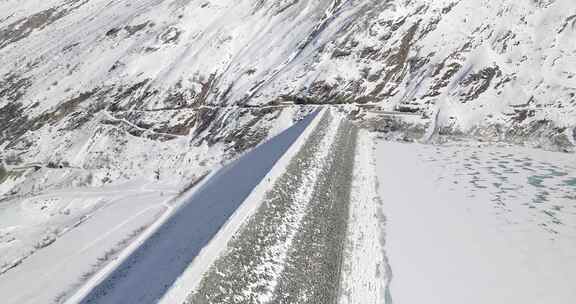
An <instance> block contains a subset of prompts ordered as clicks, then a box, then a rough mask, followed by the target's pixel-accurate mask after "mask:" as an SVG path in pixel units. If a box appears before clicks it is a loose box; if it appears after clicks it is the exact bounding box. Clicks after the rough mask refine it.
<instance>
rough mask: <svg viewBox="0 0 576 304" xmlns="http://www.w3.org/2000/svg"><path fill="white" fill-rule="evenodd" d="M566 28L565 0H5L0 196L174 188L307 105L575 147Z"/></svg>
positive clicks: (569, 24) (574, 18)
mask: <svg viewBox="0 0 576 304" xmlns="http://www.w3.org/2000/svg"><path fill="white" fill-rule="evenodd" d="M575 31H576V6H574V5H571V1H570V0H556V1H552V0H549V1H532V0H523V1H508V0H506V1H488V0H481V1H479V0H460V1H455V0H440V1H425V0H411V1H409V0H406V1H400V0H398V1H393V0H387V1H382V0H348V1H344V0H308V1H305V0H282V1H267V0H239V1H230V0H211V1H208V0H206V1H195V0H140V1H130V2H129V3H128V2H126V1H114V0H47V1H37V0H27V1H24V2H23V1H17V0H5V1H2V2H1V3H0V75H1V76H0V77H1V78H0V147H1V151H2V155H1V157H2V158H3V161H4V163H5V167H6V172H7V173H5V174H3V175H6V177H2V179H4V180H6V181H5V182H4V183H3V184H2V185H0V186H1V188H0V190H1V191H0V193H3V194H10V195H22V194H26V193H37V192H40V191H42V190H43V189H47V188H50V187H57V188H58V187H69V186H82V185H89V186H99V185H102V184H106V183H110V182H115V181H122V180H127V179H131V178H134V177H136V176H145V177H146V178H149V179H155V178H156V179H162V178H164V177H166V176H170V177H171V178H173V179H174V181H175V182H176V183H186V182H189V181H190V180H191V179H194V177H198V176H201V175H202V174H204V173H205V172H207V171H208V170H209V169H210V168H211V167H212V166H213V165H214V164H217V163H219V162H221V161H222V160H224V159H226V158H231V157H234V156H235V155H237V154H238V153H239V152H242V151H245V150H246V149H248V148H250V147H253V146H254V145H256V144H257V143H259V142H261V141H262V140H263V139H265V138H268V137H270V136H271V135H273V134H277V133H278V132H279V131H280V130H282V129H284V128H286V127H287V126H288V125H289V124H290V123H291V121H292V120H293V119H294V118H298V117H301V116H302V115H303V114H304V113H308V112H309V111H310V110H311V109H312V108H311V107H305V106H303V105H305V104H340V103H355V104H369V105H370V106H376V109H377V110H379V111H382V112H383V111H399V112H407V113H417V114H421V115H422V119H418V120H417V121H418V125H415V126H412V128H413V129H414V130H415V133H414V134H413V135H412V137H417V138H419V139H423V140H433V141H434V140H442V139H443V138H444V137H446V136H454V135H474V136H478V137H481V138H483V139H488V140H507V141H513V142H517V143H529V144H532V145H538V146H543V147H545V148H551V149H561V150H571V149H572V147H573V145H574V128H573V127H574V125H575V124H576V115H574V110H575V106H574V105H575V102H576V97H575V94H576V89H575V87H576V79H575V78H574V75H575V72H574V71H576V45H575V44H574V40H573V39H571V37H573V36H574V34H575ZM373 112H374V111H372V112H368V113H369V114H368V115H364V113H366V112H360V113H358V116H357V117H359V118H362V117H365V118H368V117H372V118H374V116H376V118H375V119H376V120H377V121H379V120H380V119H382V118H381V117H379V115H373V114H371V113H373ZM378 123H379V124H382V123H383V122H381V121H380V122H378ZM376 127H377V128H380V127H378V125H377V126H376ZM380 129H381V128H380ZM386 130H387V129H386ZM54 170H58V172H59V173H61V174H58V177H55V175H54V174H52V173H54Z"/></svg>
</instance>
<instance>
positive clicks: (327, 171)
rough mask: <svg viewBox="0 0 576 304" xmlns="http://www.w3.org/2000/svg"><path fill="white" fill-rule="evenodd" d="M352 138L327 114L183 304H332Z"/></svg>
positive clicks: (351, 129) (346, 126)
mask: <svg viewBox="0 0 576 304" xmlns="http://www.w3.org/2000/svg"><path fill="white" fill-rule="evenodd" d="M357 132H358V131H357V128H356V127H355V126H353V125H352V123H350V122H348V121H346V120H345V119H340V118H338V117H335V116H333V115H332V114H331V113H330V112H329V111H328V112H326V114H325V115H324V116H323V117H322V118H321V121H320V122H319V124H318V126H317V127H316V129H315V130H314V131H313V132H312V134H311V135H310V137H309V139H308V141H307V142H306V143H305V144H304V145H303V146H302V147H301V149H300V151H299V152H298V153H297V154H296V156H295V157H294V158H293V159H292V160H291V162H290V164H289V165H288V167H287V170H286V172H285V173H284V174H283V175H282V176H281V177H280V178H279V179H278V180H277V181H276V183H275V184H274V186H273V187H272V188H271V189H270V190H269V191H268V192H267V193H266V195H265V197H264V201H263V202H262V204H261V206H260V207H259V209H258V210H257V211H256V213H255V214H254V215H253V216H252V217H251V218H250V219H249V220H248V221H247V223H246V224H245V225H244V227H243V228H241V230H240V231H239V232H238V233H237V234H236V235H235V236H234V237H233V238H232V240H231V241H230V242H229V243H228V248H227V250H226V252H224V253H223V255H222V256H221V257H220V258H218V260H216V262H215V263H214V265H212V266H211V268H210V269H209V270H208V272H207V273H206V274H205V276H204V278H203V279H202V281H201V282H200V284H199V286H198V287H197V289H196V290H195V291H194V292H193V293H192V294H191V295H190V296H189V298H188V301H187V302H188V303H194V304H204V303H243V304H244V303H254V304H256V303H336V301H337V298H338V294H339V288H340V272H341V265H342V254H343V246H344V243H345V238H346V230H347V227H346V225H347V219H348V209H349V201H350V187H351V179H352V174H353V166H354V154H355V146H356V137H357Z"/></svg>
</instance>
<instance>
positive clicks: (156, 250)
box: [81, 114, 317, 304]
mask: <svg viewBox="0 0 576 304" xmlns="http://www.w3.org/2000/svg"><path fill="white" fill-rule="evenodd" d="M316 115H317V114H312V115H309V116H308V117H306V118H304V119H303V120H302V121H300V122H298V123H297V124H296V125H294V126H293V127H291V128H290V129H288V130H286V131H285V132H283V133H281V134H280V135H278V136H277V137H275V138H273V139H271V140H270V141H268V142H267V143H264V144H262V145H261V146H259V147H257V148H256V149H254V150H253V151H251V152H249V153H247V154H246V155H244V156H243V157H242V158H240V159H239V160H237V161H235V162H234V163H232V164H230V165H228V166H226V167H224V168H222V169H221V170H220V171H219V172H218V173H216V174H215V175H214V176H212V177H211V178H210V180H208V181H207V182H206V183H204V184H203V185H202V186H201V188H200V189H198V190H197V192H196V193H195V194H194V195H193V196H192V198H191V199H190V200H189V201H188V202H186V203H185V204H184V205H182V206H181V207H180V208H179V210H177V211H176V212H175V213H174V215H173V216H172V217H170V218H169V219H168V220H167V221H166V222H165V223H164V224H163V225H162V226H160V227H159V228H158V230H156V231H155V232H154V233H153V234H152V235H151V236H150V237H149V238H148V239H147V240H146V241H145V242H144V243H143V244H142V245H141V246H139V247H138V248H137V249H136V250H135V251H134V252H133V253H132V254H130V255H129V256H128V257H127V258H126V259H125V260H123V261H122V263H121V264H120V265H119V266H118V267H116V268H115V269H114V270H113V271H112V272H111V273H110V274H109V275H107V276H106V277H105V278H104V279H103V280H102V281H101V282H99V284H98V285H97V286H95V287H94V288H93V289H92V290H91V291H90V292H89V293H88V294H87V295H86V296H85V297H84V298H83V300H82V301H81V303H107V304H111V303H155V302H157V301H158V300H159V299H160V298H161V297H162V296H163V295H164V294H165V293H166V291H167V290H168V289H169V288H170V287H171V286H172V284H173V283H174V282H175V281H176V280H177V279H178V277H179V276H180V275H181V274H182V273H183V272H184V270H185V269H186V268H187V267H188V265H189V264H190V263H191V262H192V260H193V259H194V258H195V257H196V256H197V255H198V253H199V252H200V250H201V249H202V248H203V247H205V246H206V245H207V244H208V242H209V241H210V240H211V239H212V237H213V236H214V235H215V234H216V233H217V232H218V231H219V230H220V228H221V227H222V226H223V225H224V224H225V223H226V222H227V220H228V219H229V218H230V216H231V215H232V214H233V213H234V212H235V211H236V209H237V208H238V207H239V206H240V205H241V204H242V202H243V201H244V200H245V198H246V197H248V195H249V194H250V193H251V192H252V190H253V189H254V187H256V186H257V185H258V183H260V181H261V180H262V178H263V177H264V176H265V175H266V174H267V173H268V172H269V171H270V169H271V168H272V167H273V166H274V164H275V163H276V161H277V160H278V159H279V158H280V157H281V156H282V155H283V154H284V153H285V152H286V150H287V149H288V148H289V147H290V146H291V144H292V143H293V142H294V141H295V140H296V139H298V137H299V136H300V134H301V133H302V132H303V131H304V130H305V129H306V127H307V126H308V125H309V124H310V123H311V122H312V121H313V119H314V118H315V117H316Z"/></svg>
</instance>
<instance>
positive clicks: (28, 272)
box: [0, 181, 175, 304]
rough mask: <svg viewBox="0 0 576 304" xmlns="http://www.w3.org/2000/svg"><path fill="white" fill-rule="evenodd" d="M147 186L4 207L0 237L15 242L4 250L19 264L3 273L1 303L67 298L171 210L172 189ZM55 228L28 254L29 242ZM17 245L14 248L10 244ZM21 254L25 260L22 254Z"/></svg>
mask: <svg viewBox="0 0 576 304" xmlns="http://www.w3.org/2000/svg"><path fill="white" fill-rule="evenodd" d="M155 187H156V188H150V189H148V188H147V184H146V183H144V182H139V181H134V182H131V183H129V184H124V185H119V186H115V187H104V188H99V189H88V188H87V189H73V190H69V191H68V192H64V191H60V192H52V193H49V194H44V195H42V196H36V197H31V198H27V199H25V200H24V201H23V202H22V203H21V204H8V205H3V206H2V207H1V208H0V231H1V232H0V234H1V235H2V238H6V237H11V238H13V239H14V241H13V242H15V243H17V244H11V242H8V243H5V244H3V247H5V248H0V253H2V258H3V259H9V258H10V255H13V256H16V259H17V260H16V261H15V263H16V264H15V265H14V266H13V268H12V269H7V270H6V272H5V273H3V274H2V275H0V295H1V297H0V298H1V300H0V302H1V303H6V304H12V303H14V304H23V303H38V304H41V303H42V304H43V303H53V302H59V301H60V300H61V299H65V298H66V297H67V296H69V292H70V291H72V290H74V289H75V288H78V287H79V286H81V285H82V284H83V283H84V282H85V281H86V279H88V278H89V277H90V276H91V275H93V274H94V273H95V272H96V271H97V270H98V269H99V268H101V267H104V266H106V265H107V264H108V263H109V262H110V261H112V260H114V259H115V258H116V257H117V256H118V254H119V252H120V251H121V250H122V249H124V248H125V247H126V246H128V245H129V244H130V243H131V242H132V241H133V240H134V239H136V238H137V237H138V236H140V235H141V233H142V232H144V231H145V229H146V228H147V227H148V226H149V225H150V224H152V223H153V222H154V221H156V220H157V219H158V218H159V217H160V216H161V215H162V214H163V213H165V212H166V211H167V210H169V209H171V208H172V207H171V205H170V204H168V202H169V200H170V199H171V198H173V197H174V195H175V193H174V192H173V190H174V188H171V187H166V188H161V187H159V186H158V185H155ZM46 230H52V231H53V235H51V237H52V238H50V239H46V240H47V243H45V244H42V245H41V246H40V245H36V246H35V247H34V248H33V249H32V250H31V251H30V252H28V251H25V250H30V249H28V244H27V243H26V242H29V241H30V242H33V241H34V240H35V239H36V238H37V235H38V234H42V233H45V231H46ZM11 245H14V246H11ZM20 254H21V256H20Z"/></svg>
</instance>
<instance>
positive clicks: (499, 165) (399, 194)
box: [375, 142, 576, 304]
mask: <svg viewBox="0 0 576 304" xmlns="http://www.w3.org/2000/svg"><path fill="white" fill-rule="evenodd" d="M375 153H376V159H377V173H378V179H379V190H380V195H381V197H382V200H383V206H384V213H385V215H386V219H387V221H386V252H387V255H388V258H389V261H390V264H391V267H392V273H393V279H392V282H391V286H390V288H391V294H392V298H393V300H394V303H428V304H440V303H442V304H446V303H467V304H476V303H478V304H480V303H483V304H485V303H491V304H500V303H501V304H510V303H518V304H520V303H521V304H537V303H555V304H571V303H576V288H575V285H574V282H576V271H575V270H576V183H575V182H576V162H574V155H573V154H562V153H552V152H544V151H538V150H530V149H526V148H520V147H511V146H488V145H486V144H452V145H448V146H432V145H419V144H401V143H390V142H379V143H378V145H377V149H376V152H375Z"/></svg>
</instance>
